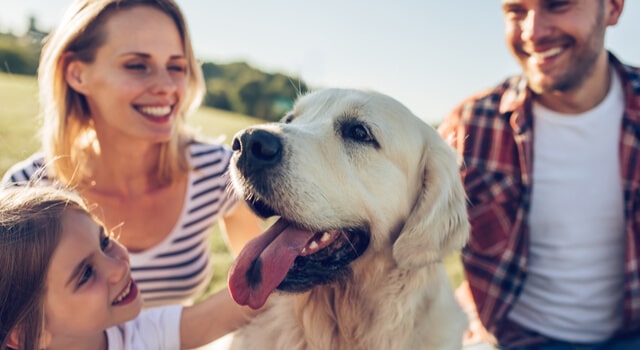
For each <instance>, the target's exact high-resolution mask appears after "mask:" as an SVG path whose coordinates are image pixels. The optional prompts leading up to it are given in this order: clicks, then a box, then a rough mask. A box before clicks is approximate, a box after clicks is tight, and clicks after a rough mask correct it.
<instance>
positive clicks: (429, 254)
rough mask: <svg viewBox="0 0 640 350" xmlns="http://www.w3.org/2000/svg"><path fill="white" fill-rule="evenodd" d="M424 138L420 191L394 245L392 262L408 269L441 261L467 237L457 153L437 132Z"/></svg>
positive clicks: (464, 198) (466, 218) (464, 241)
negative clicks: (425, 140)
mask: <svg viewBox="0 0 640 350" xmlns="http://www.w3.org/2000/svg"><path fill="white" fill-rule="evenodd" d="M434 137H435V138H437V139H434ZM427 138H428V139H429V138H430V139H429V142H427V145H426V146H425V148H424V150H423V155H422V161H421V164H422V166H421V169H423V177H422V178H423V181H422V188H421V189H420V193H419V195H418V199H417V200H416V203H415V204H414V206H413V209H412V211H411V213H410V214H409V217H408V218H407V220H406V222H405V224H404V227H403V228H402V230H401V232H400V235H399V236H398V238H397V240H396V241H395V243H394V245H393V257H394V259H395V261H396V262H397V263H398V266H400V267H402V268H407V269H412V268H417V267H421V266H424V265H427V264H429V263H432V262H435V261H439V260H441V259H442V258H443V257H444V256H446V255H448V254H449V253H452V252H454V251H456V250H459V249H461V248H462V247H463V246H464V244H465V243H466V242H467V238H468V236H469V226H470V225H469V220H468V216H467V208H466V200H467V198H466V195H465V192H464V187H463V186H462V182H461V179H460V174H459V172H458V166H457V163H456V154H455V152H454V151H453V149H451V148H450V147H449V146H448V145H447V144H446V143H445V142H444V141H443V140H442V139H440V136H439V135H438V134H437V133H435V132H434V133H432V134H431V133H430V134H429V135H427Z"/></svg>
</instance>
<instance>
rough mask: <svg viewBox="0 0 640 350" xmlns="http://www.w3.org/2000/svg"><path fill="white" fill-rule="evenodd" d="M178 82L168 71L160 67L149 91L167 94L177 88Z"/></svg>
mask: <svg viewBox="0 0 640 350" xmlns="http://www.w3.org/2000/svg"><path fill="white" fill-rule="evenodd" d="M178 84H179V82H178V81H177V78H176V77H174V76H172V74H171V72H170V71H167V70H165V69H160V70H158V71H157V72H156V74H155V76H154V79H153V83H152V86H151V91H152V92H153V93H155V94H168V93H172V92H174V91H176V90H177V88H178Z"/></svg>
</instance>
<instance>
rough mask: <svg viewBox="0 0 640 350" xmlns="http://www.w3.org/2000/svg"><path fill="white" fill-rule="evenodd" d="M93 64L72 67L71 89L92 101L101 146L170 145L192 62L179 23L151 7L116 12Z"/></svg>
mask: <svg viewBox="0 0 640 350" xmlns="http://www.w3.org/2000/svg"><path fill="white" fill-rule="evenodd" d="M103 30H104V32H105V34H106V40H105V43H104V44H103V45H102V46H101V47H100V48H98V50H97V51H96V56H95V60H94V62H92V63H83V62H80V61H72V62H71V63H70V64H69V66H68V68H67V72H66V79H67V83H69V85H70V86H71V87H72V88H73V89H74V90H76V91H77V92H79V93H81V94H83V95H84V96H85V97H86V98H87V101H88V104H89V108H90V110H91V117H92V118H93V120H94V123H95V128H96V131H97V133H98V137H100V139H101V142H104V141H107V142H109V145H110V146H112V145H113V146H115V145H119V144H122V141H125V142H126V140H130V139H132V138H133V139H140V140H145V141H151V142H163V141H167V140H169V139H170V137H171V135H172V132H173V129H174V127H175V123H176V118H177V112H178V110H179V109H180V108H179V105H180V102H181V99H182V98H183V96H184V91H185V88H186V83H187V79H188V78H187V76H188V75H187V69H189V68H188V61H187V58H186V57H185V51H184V48H183V42H182V38H181V37H180V33H179V31H178V28H177V27H176V24H175V22H174V21H173V20H172V19H171V17H169V16H168V15H167V14H165V13H164V12H161V11H160V10H158V9H155V8H153V7H150V6H136V7H133V8H129V9H121V10H116V11H114V12H113V13H112V14H111V15H110V16H109V17H108V18H107V20H106V21H105V22H104V28H103Z"/></svg>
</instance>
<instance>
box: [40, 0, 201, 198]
mask: <svg viewBox="0 0 640 350" xmlns="http://www.w3.org/2000/svg"><path fill="white" fill-rule="evenodd" d="M143 5H145V6H152V7H154V8H156V9H159V10H160V11H162V12H164V13H166V14H167V15H169V17H171V18H172V19H173V20H174V22H175V24H176V26H177V28H178V31H179V33H180V36H181V38H182V43H183V47H184V51H185V56H186V58H187V62H188V82H187V88H186V94H185V96H184V99H183V101H182V103H181V104H180V110H179V111H178V112H177V114H178V120H177V124H176V129H175V132H174V134H173V136H172V138H171V140H169V141H168V142H165V143H163V144H162V145H161V150H160V156H159V160H158V167H157V171H156V179H157V180H158V182H159V183H160V184H168V183H171V182H172V181H173V180H174V179H176V178H177V177H178V176H179V175H180V174H182V173H184V172H185V171H188V166H187V160H186V154H185V152H184V148H185V145H186V144H187V143H188V142H189V141H190V140H191V139H193V138H194V137H195V134H194V133H193V132H192V131H191V130H190V129H189V128H188V127H187V124H186V116H187V115H188V114H189V113H190V112H192V111H194V110H195V109H197V108H198V107H199V106H200V103H201V102H202V98H203V96H204V93H205V85H204V78H203V76H202V69H200V67H199V64H198V62H197V60H196V58H195V56H194V52H193V47H192V45H191V40H190V36H189V31H188V28H187V24H186V21H185V19H184V16H183V14H182V12H181V10H180V8H179V7H178V5H177V4H176V3H175V2H174V1H172V0H76V1H74V2H73V3H72V5H71V6H70V7H69V9H68V10H67V12H66V13H65V15H64V16H63V18H62V21H61V22H60V23H61V25H60V26H59V27H58V28H57V29H55V30H54V31H53V32H52V33H51V34H50V35H49V36H48V37H47V39H46V41H45V45H44V47H43V49H42V55H41V57H40V66H39V68H38V85H39V91H40V105H41V116H42V118H43V124H42V129H41V140H42V147H43V152H44V155H45V159H47V160H48V161H51V167H50V169H49V172H50V175H52V176H54V177H55V178H56V179H57V180H59V181H60V182H61V183H62V184H64V185H66V186H73V187H75V186H78V185H81V184H82V182H83V180H84V178H83V176H84V174H83V173H82V169H85V165H86V163H87V161H88V158H89V156H90V151H91V149H92V146H94V145H96V143H97V139H96V135H95V129H94V126H93V122H92V119H91V116H90V111H89V107H88V104H87V101H86V99H85V97H84V96H83V95H81V94H79V93H77V92H75V91H74V90H73V89H71V87H70V86H69V85H68V84H67V82H66V79H65V71H66V69H67V66H68V64H69V63H70V62H71V60H72V59H73V60H81V61H83V62H87V63H90V62H93V60H94V59H95V54H96V51H97V49H98V48H99V47H100V46H102V45H103V44H104V42H105V40H106V37H105V34H106V33H105V32H104V30H103V27H104V23H105V21H106V20H107V19H108V17H109V16H110V15H111V14H113V13H115V12H116V11H118V10H120V9H128V8H131V7H134V6H143Z"/></svg>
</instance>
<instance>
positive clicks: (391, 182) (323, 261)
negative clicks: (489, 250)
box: [229, 89, 469, 307]
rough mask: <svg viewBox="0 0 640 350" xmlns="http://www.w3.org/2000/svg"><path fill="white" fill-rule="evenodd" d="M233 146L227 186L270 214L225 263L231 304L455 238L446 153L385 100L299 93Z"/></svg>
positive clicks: (457, 221) (454, 244)
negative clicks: (264, 226) (289, 107)
mask: <svg viewBox="0 0 640 350" xmlns="http://www.w3.org/2000/svg"><path fill="white" fill-rule="evenodd" d="M233 150H234V155H233V158H232V161H231V162H232V164H231V167H230V168H231V175H232V179H233V184H234V189H235V191H236V192H237V193H238V194H239V195H240V196H242V198H243V199H244V200H245V201H247V203H249V205H250V206H251V207H252V208H253V209H254V211H255V212H256V213H258V214H259V215H261V216H263V217H269V216H273V215H278V216H280V220H279V221H277V222H276V224H275V225H274V226H272V227H271V228H270V229H269V230H267V231H266V232H265V233H264V234H262V235H261V236H259V237H257V238H256V239H254V240H253V241H252V242H250V243H249V244H248V245H247V247H246V248H245V249H244V250H243V251H242V252H241V253H240V255H239V256H238V258H237V259H236V261H235V262H234V265H233V266H232V270H231V273H230V278H229V287H230V289H231V291H232V294H233V295H234V298H235V299H236V301H238V302H239V303H241V304H248V305H250V306H252V307H260V306H261V305H262V304H263V303H264V302H265V301H266V299H267V297H268V295H269V294H270V293H271V292H272V291H273V289H275V288H276V287H277V288H278V289H282V290H285V291H302V290H307V289H309V288H312V287H313V286H314V285H317V284H323V283H330V282H332V281H335V280H336V279H339V278H344V277H345V276H349V275H350V274H351V273H357V268H356V266H357V265H358V264H360V263H361V261H365V262H362V264H366V263H367V262H366V261H367V260H368V259H367V258H366V257H370V259H374V257H383V258H387V259H388V260H389V261H392V262H393V263H394V264H395V265H396V266H397V267H399V268H404V269H415V268H420V267H422V266H425V265H427V264H429V263H432V262H436V261H439V260H440V259H441V257H442V256H443V255H445V254H447V253H449V252H451V251H453V250H456V249H459V248H460V247H462V245H463V244H464V242H465V241H466V238H467V235H468V229H469V224H468V221H467V214H466V206H465V195H464V190H463V187H462V184H461V182H460V177H459V174H458V172H457V165H456V156H455V153H454V152H453V150H452V149H450V148H449V147H448V146H447V145H446V144H445V143H444V141H443V140H442V139H441V138H440V136H439V135H438V133H437V132H436V131H435V130H434V129H433V128H432V127H430V126H428V125H427V124H426V123H424V122H423V121H422V120H420V119H419V118H417V117H416V116H414V115H413V114H412V113H411V112H410V111H409V110H408V109H407V108H406V107H404V106H403V105H402V104H400V103H399V102H397V101H396V100H394V99H392V98H390V97H388V96H385V95H382V94H378V93H374V92H365V91H358V90H343V89H325V90H320V91H317V92H314V93H311V94H308V95H306V96H303V97H302V98H300V99H299V100H298V101H297V103H296V105H295V107H294V109H293V111H292V112H291V113H289V114H288V115H287V116H285V117H284V118H283V119H282V121H281V122H280V123H271V124H264V125H260V126H255V127H252V128H248V129H245V130H243V131H241V132H239V133H238V134H236V136H235V137H234V140H233ZM356 259H357V261H356V262H353V261H354V260H356ZM361 266H363V268H364V265H361Z"/></svg>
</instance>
